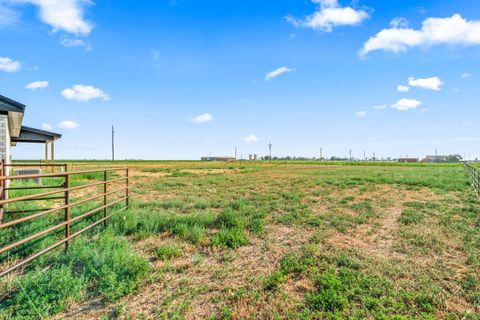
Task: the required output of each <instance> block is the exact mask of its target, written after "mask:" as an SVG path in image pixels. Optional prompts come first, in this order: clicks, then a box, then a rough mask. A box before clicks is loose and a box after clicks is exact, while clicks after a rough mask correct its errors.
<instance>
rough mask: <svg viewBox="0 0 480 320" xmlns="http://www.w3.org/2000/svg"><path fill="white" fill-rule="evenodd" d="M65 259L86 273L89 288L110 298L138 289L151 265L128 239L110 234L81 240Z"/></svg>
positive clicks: (77, 269) (65, 261) (72, 247)
mask: <svg viewBox="0 0 480 320" xmlns="http://www.w3.org/2000/svg"><path fill="white" fill-rule="evenodd" d="M62 260H63V261H62V262H63V263H64V264H66V265H70V266H71V268H72V270H75V271H76V272H77V273H80V274H83V275H84V277H85V278H86V279H87V281H88V282H89V285H90V287H91V288H92V289H93V290H94V291H96V292H98V293H99V294H100V295H101V296H103V297H104V298H105V299H107V300H116V299H118V298H120V297H122V296H124V295H126V294H129V293H131V292H133V291H134V290H136V289H137V287H138V286H139V284H140V282H141V281H142V280H143V279H144V278H145V277H146V275H147V273H148V270H149V265H148V263H147V261H146V260H145V259H143V258H141V257H139V256H137V255H136V254H135V253H134V252H133V251H132V249H131V247H130V245H129V244H128V242H127V241H126V240H125V239H123V238H119V237H116V236H113V235H111V234H109V233H105V234H102V235H101V236H100V237H99V239H98V240H97V241H89V240H87V239H78V240H77V241H75V242H74V243H73V245H72V246H71V247H70V249H69V251H68V253H67V254H66V255H65V256H64V257H62Z"/></svg>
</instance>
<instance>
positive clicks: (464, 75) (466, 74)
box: [461, 72, 472, 79]
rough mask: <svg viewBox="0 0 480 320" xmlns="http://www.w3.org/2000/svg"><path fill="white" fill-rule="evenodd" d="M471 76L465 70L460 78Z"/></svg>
mask: <svg viewBox="0 0 480 320" xmlns="http://www.w3.org/2000/svg"><path fill="white" fill-rule="evenodd" d="M471 76H472V74H471V73H468V72H465V73H464V74H462V76H461V78H462V79H466V78H470V77H471Z"/></svg>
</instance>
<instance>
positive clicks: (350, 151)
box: [348, 149, 352, 161]
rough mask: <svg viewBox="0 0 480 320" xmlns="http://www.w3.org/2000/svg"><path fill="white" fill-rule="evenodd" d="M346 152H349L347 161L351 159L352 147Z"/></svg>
mask: <svg viewBox="0 0 480 320" xmlns="http://www.w3.org/2000/svg"><path fill="white" fill-rule="evenodd" d="M348 154H349V158H348V160H349V161H352V149H350V150H349V151H348Z"/></svg>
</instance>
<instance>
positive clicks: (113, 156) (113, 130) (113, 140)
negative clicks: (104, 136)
mask: <svg viewBox="0 0 480 320" xmlns="http://www.w3.org/2000/svg"><path fill="white" fill-rule="evenodd" d="M114 161H115V129H114V128H113V126H112V162H114Z"/></svg>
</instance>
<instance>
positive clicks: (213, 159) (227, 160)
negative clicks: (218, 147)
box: [201, 157, 236, 162]
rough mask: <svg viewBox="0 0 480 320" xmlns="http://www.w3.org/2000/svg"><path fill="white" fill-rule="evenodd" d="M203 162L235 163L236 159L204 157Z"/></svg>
mask: <svg viewBox="0 0 480 320" xmlns="http://www.w3.org/2000/svg"><path fill="white" fill-rule="evenodd" d="M201 159H202V161H221V162H229V161H235V160H236V159H235V158H234V157H202V158H201Z"/></svg>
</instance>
